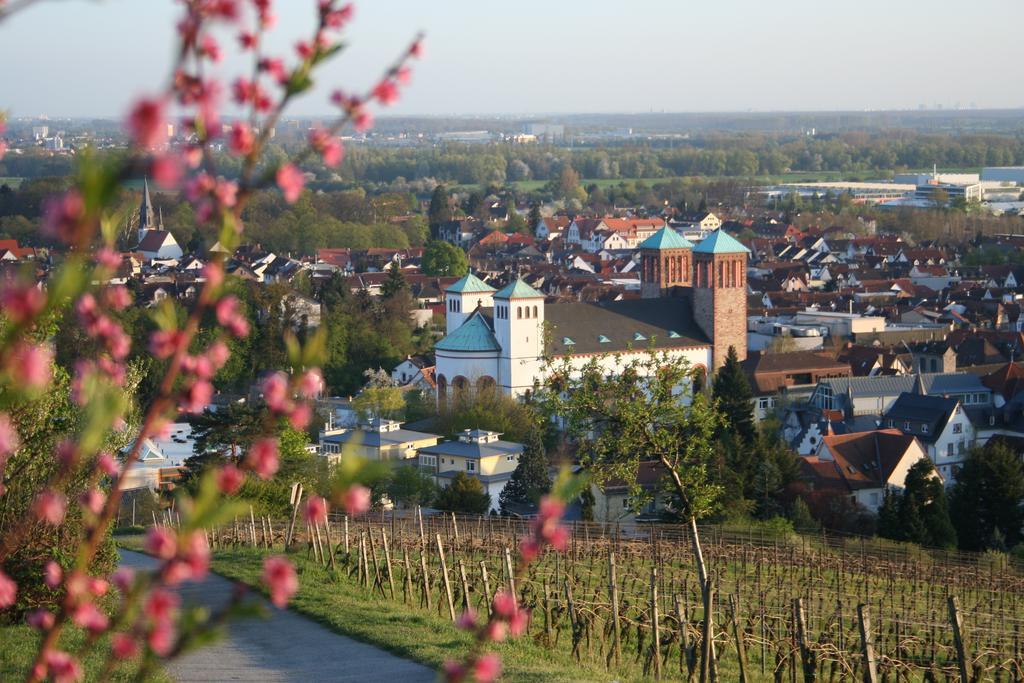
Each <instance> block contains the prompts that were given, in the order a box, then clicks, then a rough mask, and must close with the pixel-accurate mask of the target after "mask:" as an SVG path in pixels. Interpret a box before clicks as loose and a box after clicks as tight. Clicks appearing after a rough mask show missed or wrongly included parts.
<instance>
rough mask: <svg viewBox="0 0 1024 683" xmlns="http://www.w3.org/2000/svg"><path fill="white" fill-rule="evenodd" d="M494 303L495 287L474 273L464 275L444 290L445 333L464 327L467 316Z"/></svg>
mask: <svg viewBox="0 0 1024 683" xmlns="http://www.w3.org/2000/svg"><path fill="white" fill-rule="evenodd" d="M493 305H494V287H491V286H490V285H489V284H487V283H486V282H484V281H483V280H481V279H480V278H478V277H477V276H476V275H473V274H472V273H467V274H466V275H463V276H462V277H460V278H459V279H458V280H456V281H455V282H453V283H452V284H451V286H450V287H448V289H446V290H444V315H445V322H446V323H447V324H446V326H445V334H451V333H452V332H454V331H455V330H457V329H459V328H460V327H462V323H464V322H466V318H468V317H469V316H470V315H472V314H473V311H475V310H476V309H477V307H480V308H490V307H491V306H493Z"/></svg>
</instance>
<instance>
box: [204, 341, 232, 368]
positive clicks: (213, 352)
mask: <svg viewBox="0 0 1024 683" xmlns="http://www.w3.org/2000/svg"><path fill="white" fill-rule="evenodd" d="M230 357H231V350H230V349H229V348H228V345H227V344H225V343H224V342H222V341H220V340H219V339H218V340H217V341H215V342H213V343H212V344H210V348H208V349H206V358H207V360H209V361H210V365H212V366H213V367H214V368H215V369H217V370H220V369H221V368H222V367H224V364H225V363H227V362H228V358H230Z"/></svg>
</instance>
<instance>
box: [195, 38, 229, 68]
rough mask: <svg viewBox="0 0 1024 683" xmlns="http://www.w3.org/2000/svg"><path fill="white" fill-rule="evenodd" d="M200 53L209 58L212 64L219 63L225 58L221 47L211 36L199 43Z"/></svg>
mask: <svg viewBox="0 0 1024 683" xmlns="http://www.w3.org/2000/svg"><path fill="white" fill-rule="evenodd" d="M199 52H200V53H201V54H203V55H205V56H206V57H208V58H209V60H210V61H211V62H215V63H216V62H219V61H220V60H221V58H222V57H223V56H224V54H223V52H221V49H220V45H218V44H217V41H216V40H215V39H214V38H213V36H211V35H205V36H203V37H202V39H201V40H200V41H199Z"/></svg>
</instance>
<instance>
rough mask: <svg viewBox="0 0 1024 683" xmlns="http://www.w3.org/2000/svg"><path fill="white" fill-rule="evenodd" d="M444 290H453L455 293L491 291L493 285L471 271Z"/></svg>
mask: <svg viewBox="0 0 1024 683" xmlns="http://www.w3.org/2000/svg"><path fill="white" fill-rule="evenodd" d="M444 291H446V292H455V293H456V294H471V293H477V292H493V291H494V287H491V286H490V285H489V284H487V283H486V282H484V281H483V280H481V279H480V278H478V277H477V276H476V275H473V273H466V274H465V275H463V276H462V277H460V278H459V279H458V280H456V281H455V282H453V283H452V284H451V286H450V287H448V288H447V289H446V290H444Z"/></svg>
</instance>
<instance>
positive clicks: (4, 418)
mask: <svg viewBox="0 0 1024 683" xmlns="http://www.w3.org/2000/svg"><path fill="white" fill-rule="evenodd" d="M18 445H19V442H18V430H17V429H16V428H15V427H14V423H12V422H11V418H10V416H9V415H7V413H0V463H3V462H4V461H5V460H6V459H7V456H8V455H10V454H11V453H13V452H14V451H16V450H18Z"/></svg>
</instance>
